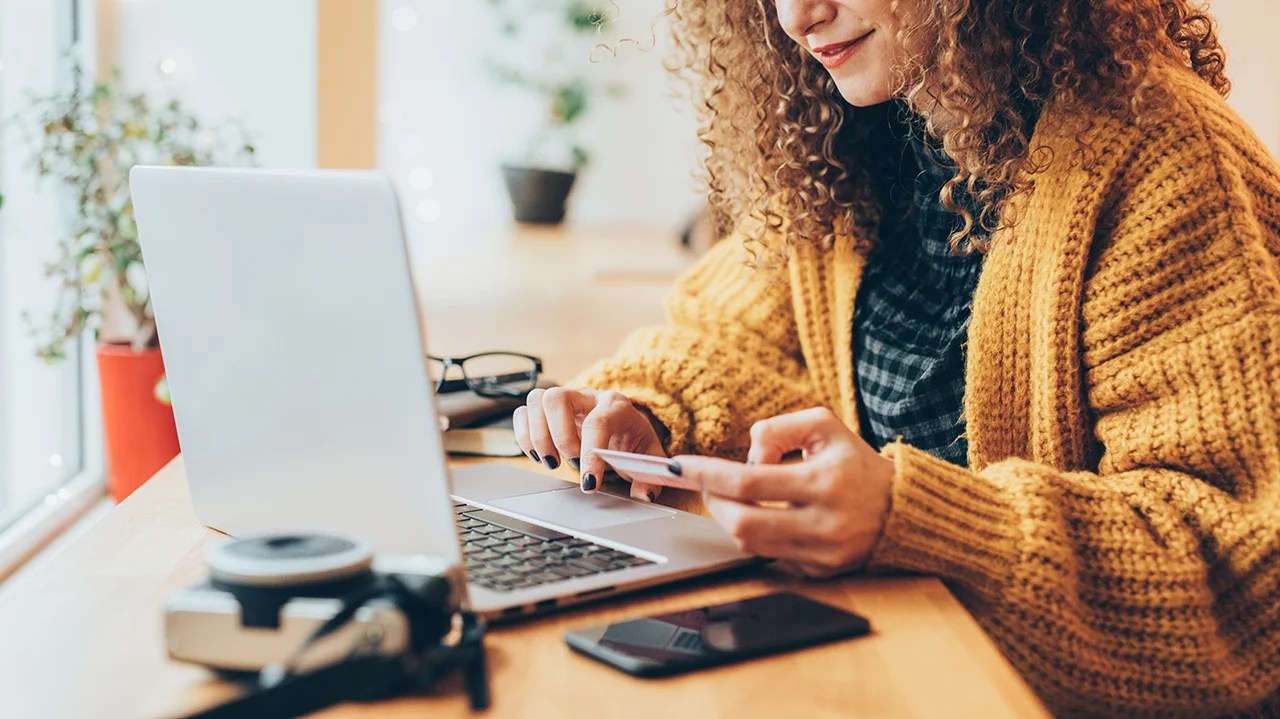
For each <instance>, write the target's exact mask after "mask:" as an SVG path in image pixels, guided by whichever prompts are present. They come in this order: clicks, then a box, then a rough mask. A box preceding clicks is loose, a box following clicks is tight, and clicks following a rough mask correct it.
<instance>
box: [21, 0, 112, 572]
mask: <svg viewBox="0 0 1280 719" xmlns="http://www.w3.org/2000/svg"><path fill="white" fill-rule="evenodd" d="M55 2H56V3H57V5H58V7H57V10H56V12H58V13H60V24H61V25H62V38H61V40H60V42H59V45H61V46H63V47H65V48H67V49H68V50H69V51H72V52H78V53H81V55H82V57H81V59H82V62H83V63H84V66H85V70H86V75H87V76H88V77H94V76H96V70H97V68H96V67H95V65H96V63H95V57H96V52H95V50H96V47H95V45H96V42H95V41H96V33H95V31H94V29H95V27H96V18H95V13H94V9H95V7H94V3H90V2H85V0H55ZM67 73H68V74H67V75H66V78H67V79H66V80H65V82H71V81H72V79H71V75H70V70H69V67H68V68H67ZM95 349H96V342H95V339H94V337H93V335H92V333H89V332H86V333H84V334H82V335H81V336H80V337H78V338H76V340H75V343H74V346H73V348H72V352H71V355H72V356H71V357H70V358H68V359H69V361H73V362H75V364H76V369H78V372H77V374H78V379H79V381H78V382H77V385H78V386H77V388H76V407H77V410H78V414H79V416H78V417H77V418H76V424H77V426H78V430H79V432H78V435H79V447H78V449H79V457H80V470H79V471H78V472H76V473H75V474H74V475H72V476H71V477H69V478H68V479H67V480H65V481H64V482H62V483H61V484H59V485H58V486H57V487H55V488H53V489H52V490H50V491H48V492H47V493H45V494H44V496H42V497H39V498H37V499H36V500H35V501H34V502H31V503H30V504H28V505H27V506H26V507H25V508H23V509H21V510H19V511H17V512H15V513H14V514H13V515H12V516H13V517H14V519H13V520H12V521H11V522H10V523H9V524H7V526H6V525H0V582H3V581H4V580H5V579H7V578H8V577H9V576H11V575H12V574H13V573H14V572H16V571H17V570H18V569H19V568H21V567H22V565H23V564H25V563H26V562H28V561H29V560H31V559H33V558H34V557H35V556H36V555H37V554H38V553H39V552H40V550H42V549H43V548H44V547H46V546H48V545H49V544H50V543H51V542H53V541H54V540H55V539H57V538H58V536H59V535H61V534H62V533H63V532H64V531H66V530H67V529H68V528H69V527H71V526H72V525H74V524H75V523H76V522H77V521H78V520H79V519H80V518H82V517H84V516H85V515H86V514H87V513H88V512H89V511H90V510H91V509H92V508H93V507H95V506H97V505H99V504H100V503H102V502H103V501H105V498H106V495H107V482H106V476H107V475H106V448H105V444H104V439H103V429H102V411H101V399H100V398H101V395H100V393H99V391H98V372H97V361H96V360H97V358H96V353H95Z"/></svg>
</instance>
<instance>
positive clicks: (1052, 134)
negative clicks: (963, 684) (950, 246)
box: [579, 66, 1280, 716]
mask: <svg viewBox="0 0 1280 719" xmlns="http://www.w3.org/2000/svg"><path fill="white" fill-rule="evenodd" d="M1149 73H1150V75H1151V81H1152V82H1153V83H1154V84H1155V85H1156V86H1157V89H1164V90H1167V91H1168V94H1169V95H1170V97H1169V98H1168V99H1167V100H1166V101H1164V102H1160V103H1157V105H1158V106H1156V107H1152V108H1151V109H1149V110H1147V111H1145V112H1144V113H1143V117H1142V119H1141V121H1140V122H1138V121H1134V120H1131V119H1125V118H1121V117H1117V116H1114V115H1112V114H1108V113H1107V112H1105V111H1102V110H1087V111H1086V112H1085V113H1084V114H1082V112H1081V111H1080V110H1076V111H1074V112H1067V111H1065V110H1064V109H1063V108H1058V107H1055V106H1053V105H1052V104H1051V105H1050V106H1049V107H1047V108H1045V111H1044V113H1043V115H1042V117H1041V119H1040V121H1039V124H1038V126H1037V128H1036V132H1035V136H1034V138H1033V141H1032V147H1033V148H1034V147H1039V146H1043V147H1046V148H1048V149H1049V150H1050V151H1052V152H1053V161H1052V163H1051V164H1050V166H1049V169H1048V170H1047V171H1045V172H1043V173H1041V174H1039V175H1037V176H1036V182H1035V188H1034V191H1033V192H1032V193H1030V194H1029V195H1025V196H1023V199H1022V200H1021V205H1020V206H1019V209H1020V211H1021V221H1020V222H1018V224H1017V225H1016V226H1015V227H1014V228H1012V229H1011V230H1006V231H1001V232H999V233H997V235H996V236H995V237H994V238H993V240H994V241H993V243H992V248H991V250H990V252H989V253H988V255H987V257H986V259H985V260H984V268H983V274H982V277H981V280H980V282H979V285H978V289H977V293H976V295H975V298H974V304H973V313H972V318H971V324H970V330H969V341H968V354H967V370H966V381H967V392H966V397H965V416H966V419H967V432H968V439H969V468H968V469H965V468H961V467H957V466H954V465H951V464H947V463H944V462H942V461H940V460H937V459H935V458H933V457H931V456H929V455H927V454H925V453H923V452H921V451H919V450H916V449H913V448H912V447H909V446H906V445H902V444H897V445H893V446H890V447H888V448H886V449H885V450H884V452H885V454H886V455H887V456H888V457H890V458H892V459H893V460H894V461H895V462H896V466H897V473H896V477H895V481H894V489H893V504H892V510H891V513H890V516H889V519H888V525H887V527H886V530H885V532H884V535H883V537H882V538H881V540H880V543H879V545H878V548H877V549H876V551H875V554H874V557H873V566H874V567H876V568H896V569H905V570H913V571H918V572H923V573H928V574H932V575H936V576H938V577H941V578H943V579H945V580H947V581H948V583H949V585H950V586H951V587H952V588H953V590H954V591H955V592H956V593H957V595H958V596H959V597H960V599H961V600H962V601H963V602H964V603H965V604H966V606H967V607H968V608H969V609H970V610H971V611H972V612H973V613H974V614H975V616H976V617H977V618H978V620H979V621H980V622H981V623H982V625H983V626H984V627H985V628H986V630H987V631H988V633H989V634H990V635H991V636H992V637H993V638H994V639H995V640H996V642H997V643H998V644H999V645H1000V647H1001V648H1002V650H1003V651H1004V652H1005V654H1006V656H1007V657H1008V658H1009V660H1010V661H1011V662H1012V663H1013V664H1014V665H1015V666H1016V667H1017V668H1018V669H1019V670H1020V671H1021V672H1022V674H1023V675H1024V676H1025V677H1026V679H1027V680H1028V681H1029V683H1030V684H1031V685H1032V686H1033V687H1034V688H1035V689H1036V690H1037V692H1038V693H1039V694H1040V695H1041V697H1042V698H1043V699H1044V700H1045V701H1046V703H1047V704H1048V705H1049V707H1050V708H1052V709H1053V710H1054V711H1056V712H1060V713H1069V714H1104V715H1112V716H1134V715H1144V714H1170V713H1174V714H1196V715H1206V714H1219V713H1225V712H1233V711H1244V712H1248V713H1263V712H1268V711H1275V707H1276V706H1277V697H1278V694H1277V687H1278V686H1280V536H1278V535H1280V531H1278V530H1277V527H1278V526H1280V434H1278V433H1280V262H1278V260H1277V256H1280V173H1278V172H1277V166H1276V163H1275V161H1274V160H1273V159H1272V158H1271V157H1270V156H1269V155H1268V153H1267V152H1266V151H1265V150H1264V149H1263V147H1262V146H1261V145H1260V143H1259V142H1258V141H1257V139H1256V138H1255V137H1254V136H1253V135H1252V134H1251V132H1250V131H1249V130H1248V129H1247V128H1246V126H1245V125H1244V124H1243V122H1242V121H1241V120H1240V119H1239V117H1238V116H1237V115H1236V114H1235V113H1234V112H1233V111H1231V110H1230V109H1229V108H1228V106H1227V105H1226V104H1225V102H1223V100H1222V99H1221V98H1219V97H1218V96H1217V95H1216V94H1215V93H1214V92H1213V91H1212V90H1211V89H1210V88H1209V87H1208V86H1207V85H1206V84H1205V83H1203V82H1202V81H1201V80H1200V79H1199V78H1197V77H1196V76H1195V75H1193V74H1192V73H1191V72H1189V71H1188V70H1185V69H1183V68H1176V67H1172V66H1156V67H1153V68H1151V69H1150V71H1149ZM1082 118H1085V119H1086V120H1087V121H1088V125H1089V126H1088V128H1087V129H1083V130H1081V129H1080V128H1079V125H1078V123H1079V122H1080V121H1081V119H1082ZM1073 123H1077V124H1073ZM1077 136H1081V137H1083V139H1084V140H1085V143H1084V144H1085V145H1086V146H1087V147H1090V148H1092V149H1093V154H1092V156H1091V157H1087V158H1085V157H1082V156H1080V155H1079V154H1078V152H1077V149H1078V146H1077V144H1076V143H1075V141H1074V140H1075V137H1077ZM739 239H740V238H739ZM864 244H865V243H858V242H855V239H854V238H852V237H842V238H840V239H839V240H838V242H837V243H836V245H835V247H834V248H831V249H829V250H826V251H823V250H819V249H815V248H801V249H797V250H793V251H792V252H791V256H790V260H789V262H788V269H787V271H786V272H785V273H776V272H775V273H772V274H771V273H769V272H765V271H754V270H751V269H749V268H747V267H746V266H744V264H743V261H742V260H743V253H742V252H743V251H742V247H741V242H740V241H736V240H735V239H734V238H730V239H729V240H727V241H725V242H722V243H720V244H719V245H717V246H716V247H715V248H714V249H713V250H712V251H711V252H710V253H709V254H708V255H707V256H706V257H705V258H704V259H703V260H702V261H701V262H700V263H699V264H698V265H696V266H695V267H694V268H693V269H692V270H691V271H690V272H689V273H688V274H687V275H686V276H685V277H683V278H682V279H681V280H680V281H679V282H678V284H677V286H676V287H675V288H674V290H673V292H672V294H671V296H670V298H669V300H668V311H669V314H670V318H671V323H670V324H669V325H667V326H663V327H656V328H646V329H642V330H639V331H637V332H636V333H635V334H633V335H632V336H631V337H630V338H629V339H628V340H627V341H626V343H625V344H624V345H623V347H622V348H621V349H620V351H619V353H618V354H617V355H616V356H615V357H613V358H611V359H608V360H605V361H603V362H601V363H600V364H598V365H596V366H595V367H593V368H592V369H590V370H589V371H588V372H587V374H586V375H584V376H583V377H582V378H580V380H579V381H580V382H581V383H582V384H584V385H587V386H592V387H600V388H612V389H617V390H620V391H622V392H624V393H626V394H627V395H628V396H630V397H631V398H633V399H634V400H635V401H636V402H637V403H639V404H643V405H644V406H646V407H648V408H649V409H650V410H651V411H652V412H653V413H654V415H655V416H656V417H657V418H658V419H660V420H661V421H662V422H663V423H664V424H665V425H666V427H667V428H668V429H669V430H670V432H671V441H670V446H669V449H670V451H671V452H672V453H686V452H690V453H707V454H718V455H723V456H742V455H743V454H744V452H745V449H746V446H747V445H748V442H749V438H748V428H749V427H750V425H751V424H752V423H753V422H755V421H756V420H758V419H761V418H764V417H768V416H772V415H776V414H779V413H783V412H789V411H793V410H798V409H802V408H806V407H811V406H816V405H823V406H827V407H830V408H832V409H833V410H834V411H835V412H836V413H837V414H838V415H839V416H840V417H841V418H842V419H843V420H844V421H845V422H846V423H847V424H848V425H849V426H850V427H851V428H854V430H855V431H856V429H857V425H858V417H857V410H856V406H857V405H856V400H855V395H854V392H855V388H854V374H853V358H852V338H851V333H852V327H853V302H854V298H855V295H856V292H857V287H858V280H859V276H860V272H861V270H862V267H863V263H864V257H865V252H864V251H862V250H860V249H858V248H859V247H861V246H863V245H864Z"/></svg>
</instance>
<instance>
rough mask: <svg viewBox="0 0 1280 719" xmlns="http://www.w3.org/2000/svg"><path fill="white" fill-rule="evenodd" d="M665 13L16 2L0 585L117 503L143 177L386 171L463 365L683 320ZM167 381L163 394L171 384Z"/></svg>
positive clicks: (157, 389)
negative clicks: (115, 467)
mask: <svg viewBox="0 0 1280 719" xmlns="http://www.w3.org/2000/svg"><path fill="white" fill-rule="evenodd" d="M662 9H663V0H614V1H612V2H610V1H608V0H605V1H603V2H599V3H593V2H582V1H579V0H539V2H528V0H524V1H523V2H522V1H521V0H465V2H459V1H458V0H271V2H261V1H260V0H218V2H212V1H209V0H206V1H197V0H39V1H35V0H0V118H4V120H3V123H4V124H3V125H0V194H2V195H3V205H0V529H6V528H7V529H8V530H9V531H7V532H4V533H3V534H0V578H2V577H3V576H4V573H5V569H4V568H5V567H6V566H9V565H10V564H11V563H12V560H13V559H14V558H15V557H19V556H21V555H22V554H24V553H29V552H30V551H31V548H32V547H33V546H36V542H37V539H36V538H38V535H41V534H44V535H48V534H49V533H51V532H55V531H56V530H57V529H58V528H59V527H60V526H62V524H65V523H66V522H67V521H69V519H68V518H69V517H73V516H76V513H77V511H79V510H82V509H83V507H85V506H88V505H89V504H90V503H92V502H95V501H97V500H99V499H100V498H101V496H102V494H103V487H104V477H105V476H106V475H107V474H108V473H107V471H106V467H107V457H106V454H105V452H104V449H103V447H104V440H105V438H104V407H103V406H102V398H103V397H104V396H105V395H104V394H103V390H104V389H108V388H107V387H106V386H105V383H104V382H103V381H102V378H101V377H100V375H99V368H100V367H102V368H107V367H111V366H113V365H110V364H109V363H105V364H104V360H103V358H102V356H101V353H100V350H99V347H100V345H99V344H98V338H95V336H94V335H93V334H92V333H91V332H87V331H86V327H87V326H88V327H92V326H94V325H95V323H97V322H98V321H99V320H100V317H101V316H102V313H103V308H104V306H105V307H108V308H109V307H111V306H116V307H126V308H127V307H135V308H141V307H144V306H145V298H146V295H145V293H146V285H145V276H143V275H142V274H141V266H140V258H139V257H137V256H136V232H134V230H133V228H132V224H131V220H132V214H131V208H130V207H129V206H128V204H127V196H125V195H121V194H120V193H119V188H120V187H121V186H122V185H121V181H120V178H119V177H118V176H117V175H118V173H119V172H121V171H127V165H128V164H129V163H130V162H133V161H148V162H157V161H161V162H176V163H181V164H193V163H194V164H208V163H211V162H212V163H235V164H242V163H249V164H257V165H260V166H264V167H280V168H316V167H361V168H379V169H382V170H385V171H386V172H387V173H388V174H389V175H390V176H391V177H392V178H393V181H394V182H395V184H396V186H397V189H398V191H399V194H400V198H401V205H402V210H403V214H404V218H405V225H406V228H407V231H408V234H409V236H410V239H411V242H412V246H413V251H414V255H415V262H416V266H417V267H419V272H420V277H419V279H420V281H421V283H422V285H423V287H426V288H427V291H428V295H429V296H428V297H427V298H426V299H425V300H424V303H425V304H426V305H427V306H428V307H429V308H430V309H431V312H430V313H429V316H430V318H431V320H430V321H431V322H432V323H434V324H433V326H431V327H430V328H429V334H430V341H431V343H432V345H433V349H438V350H439V351H440V353H445V352H454V351H459V352H460V351H468V350H472V351H474V350H476V349H491V348H476V347H462V346H454V345H453V337H455V336H456V333H454V332H453V329H454V327H456V326H457V325H458V323H466V322H474V321H475V320H474V318H475V317H476V316H483V317H487V318H489V321H492V322H497V321H498V320H497V319H495V318H498V317H500V315H501V309H502V307H503V306H504V305H506V304H509V303H510V302H513V301H527V302H532V303H539V302H541V303H543V305H544V306H545V308H546V316H547V318H548V319H547V321H548V322H555V321H557V320H556V317H560V316H564V315H563V312H562V311H563V310H565V309H566V308H569V307H576V306H579V305H582V304H584V303H585V304H590V303H591V301H592V298H591V297H590V296H587V295H581V296H579V295H575V294H573V292H572V291H571V290H562V289H559V287H560V286H561V285H567V284H572V283H574V282H575V278H581V277H583V276H585V275H590V276H592V277H596V278H600V277H614V278H618V284H617V285H616V291H615V292H614V294H613V295H612V296H611V297H612V299H611V302H612V303H613V304H614V305H615V307H597V308H595V310H594V312H586V313H582V314H579V315H575V317H577V318H578V319H577V320H576V321H580V322H582V323H584V330H590V331H584V337H588V338H587V339H583V340H582V342H584V343H587V342H590V343H593V344H590V345H583V346H576V347H572V348H568V349H572V350H573V352H574V353H575V354H576V355H583V354H592V353H595V354H605V353H607V351H608V348H610V347H612V346H613V345H615V344H616V342H617V341H618V340H619V339H620V338H621V336H623V335H624V334H625V333H626V331H627V330H629V329H630V328H631V325H632V324H634V323H635V322H639V321H650V320H658V319H660V317H661V308H660V306H658V305H657V304H656V302H654V301H652V299H651V298H652V297H654V296H656V295H655V294H654V288H658V289H660V288H661V287H663V286H665V284H667V283H669V281H670V279H671V277H673V276H674V275H675V273H676V272H678V271H679V270H680V268H681V267H683V266H685V265H686V264H687V262H688V261H689V258H688V255H687V254H685V253H683V252H681V251H680V250H679V249H678V248H679V238H680V235H681V233H682V232H683V231H684V229H685V228H686V226H687V224H688V223H689V221H690V220H691V218H693V217H694V216H695V215H696V213H697V212H698V210H699V208H700V206H701V200H700V197H699V194H698V190H697V188H696V186H695V184H694V183H693V182H692V180H691V172H692V170H693V169H694V167H695V164H696V162H697V157H698V152H697V143H696V140H695V137H694V127H695V126H694V120H693V113H692V111H691V109H690V108H689V107H688V106H687V105H686V104H684V103H682V102H681V101H679V100H677V99H675V96H674V94H673V90H674V89H675V88H674V86H673V85H672V83H671V81H670V80H669V79H668V77H667V75H666V73H665V71H664V68H663V59H664V56H665V54H666V50H667V45H668V44H667V40H666V27H665V25H664V24H663V22H662V19H661V17H660V16H661V13H662ZM1210 9H1211V10H1212V11H1213V12H1214V13H1215V14H1216V16H1217V18H1218V21H1219V23H1220V26H1221V33H1222V36H1223V39H1224V42H1225V44H1226V46H1227V49H1228V53H1229V62H1228V71H1229V75H1230V77H1231V78H1232V80H1233V82H1234V91H1233V93H1232V96H1231V103H1232V104H1233V105H1234V106H1235V107H1236V108H1237V109H1238V111H1239V112H1240V113H1241V114H1242V115H1243V116H1244V118H1245V119H1246V120H1247V121H1248V122H1249V123H1250V124H1251V125H1252V126H1253V127H1254V129H1255V130H1256V132H1257V133H1258V135H1259V136H1260V137H1261V138H1262V140H1263V142H1265V143H1266V144H1267V146H1268V147H1269V148H1270V149H1271V150H1272V152H1276V151H1278V150H1280V79H1277V77H1276V75H1275V72H1274V68H1275V67H1277V66H1280V44H1278V43H1276V42H1275V41H1274V39H1273V38H1272V37H1271V36H1272V34H1273V33H1272V32H1271V28H1272V27H1274V26H1275V25H1276V24H1277V23H1280V6H1277V5H1276V4H1275V3H1274V2H1273V1H1272V0H1215V1H1214V2H1212V3H1211V4H1210ZM598 45H603V46H604V47H597V46H598ZM77 66H78V67H79V75H77V70H76V67H77ZM77 77H79V78H80V79H79V81H77ZM95 84H100V87H99V88H98V89H97V90H96V91H95V89H94V85H95ZM77 88H78V89H77ZM175 103H176V104H175ZM113 172H114V173H115V174H114V175H113ZM86 177H92V178H94V180H93V181H94V182H96V183H98V184H96V185H94V191H93V192H92V193H89V194H85V193H84V192H83V191H81V190H78V189H77V187H78V186H77V185H76V182H80V183H81V185H83V184H84V181H85V178H86ZM113 177H114V178H115V179H114V180H112V178H113ZM113 183H114V184H113ZM566 197H567V202H566V200H565V198H566ZM561 212H564V213H565V216H564V218H563V220H561V218H560V216H559V215H560V213H561ZM515 216H523V217H524V218H525V219H531V220H536V221H538V224H532V225H531V224H520V225H518V224H516V223H515V222H514V219H513V218H514V217H515ZM547 257H553V258H557V259H555V262H553V263H552V264H551V267H552V269H551V270H548V269H547V267H548V265H547V263H546V262H545V261H543V262H542V263H541V264H539V265H538V266H539V268H540V269H539V270H538V274H537V276H533V277H530V276H528V275H529V272H528V270H527V268H528V267H529V266H530V264H529V263H530V261H532V260H534V259H537V258H543V259H544V260H545V258H547ZM557 263H559V264H557ZM558 268H562V270H561V269H558ZM482 278H483V279H488V280H493V278H497V279H496V285H495V286H497V287H499V288H500V291H496V292H495V293H492V294H491V295H486V297H485V298H482V299H480V300H477V299H475V298H471V299H469V300H467V303H468V304H466V305H465V306H460V305H459V304H458V302H457V300H455V299H453V298H456V297H457V296H458V295H457V292H456V291H457V290H458V289H459V288H460V287H464V286H466V285H467V284H468V283H474V282H476V281H478V280H479V279H482ZM548 288H553V289H554V291H553V290H552V289H548ZM335 290H336V291H351V288H335ZM632 293H634V294H632ZM100 294H101V295H102V296H103V297H105V298H106V299H105V300H100V299H99V295H100ZM90 295H91V296H90ZM633 298H634V302H632V301H631V300H632V299H633ZM477 302H480V303H481V304H483V303H485V302H488V303H490V304H491V305H492V306H491V307H487V308H486V307H477V306H476V303H477ZM104 303H105V304H104ZM113 303H114V304H113ZM628 303H630V304H634V305H636V306H637V307H641V309H639V310H636V312H635V313H633V314H628V315H626V321H619V320H618V318H617V316H616V306H622V305H627V304H628ZM486 312H487V314H486ZM477 313H479V314H477ZM117 314H118V315H119V316H120V317H122V318H123V319H122V320H120V322H121V324H119V325H118V326H116V325H115V324H113V323H114V320H113V319H112V318H111V316H110V315H111V312H107V315H108V316H107V318H106V321H107V324H106V325H104V326H103V337H102V338H101V339H103V340H104V341H105V342H107V343H111V342H124V343H126V344H128V343H132V344H133V348H134V349H137V350H147V349H154V338H148V337H146V336H145V335H146V332H145V331H144V330H145V325H146V320H147V318H146V317H145V316H143V315H137V313H134V314H135V315H137V316H134V317H132V319H131V317H130V313H129V312H124V311H122V312H118V313H117ZM140 324H141V325H142V327H141V329H140V326H139V325H140ZM502 331H503V332H504V334H503V335H502V336H503V337H506V338H509V340H510V344H511V345H512V348H514V349H524V350H527V351H534V352H537V353H539V354H541V355H543V356H544V357H545V358H546V359H547V365H548V368H549V371H550V372H551V373H552V374H553V375H554V376H557V377H561V378H563V377H564V376H566V375H568V374H569V373H570V372H572V371H575V370H576V369H578V367H573V366H569V363H568V362H567V361H564V362H562V361H560V355H559V354H558V353H559V352H562V351H563V352H567V351H568V349H566V348H565V347H563V346H556V345H553V344H551V343H549V342H546V341H545V340H543V339H541V337H542V336H543V334H544V333H540V332H539V328H538V327H536V326H533V327H511V328H502ZM211 339H212V340H213V341H216V338H211ZM437 344H438V345H439V347H436V345H437ZM112 371H114V370H112ZM115 382H116V380H112V386H115ZM149 382H150V384H148V385H147V386H146V387H145V388H144V389H145V390H146V393H148V394H149V395H154V397H155V401H156V402H159V403H160V404H163V402H164V400H165V399H166V397H165V387H164V385H163V383H157V382H155V381H154V379H152V380H149ZM105 413H106V415H107V416H115V415H114V414H113V413H115V410H112V409H111V408H110V407H108V408H106V409H105ZM117 414H118V413H117ZM168 431H169V432H171V431H172V430H168ZM174 441H176V440H174ZM170 456H171V455H170ZM33 532H34V533H33ZM14 537H19V538H20V539H16V540H15V539H14Z"/></svg>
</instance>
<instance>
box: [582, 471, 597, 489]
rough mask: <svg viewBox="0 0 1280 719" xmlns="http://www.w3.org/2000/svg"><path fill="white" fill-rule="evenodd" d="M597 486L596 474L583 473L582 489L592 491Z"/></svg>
mask: <svg viewBox="0 0 1280 719" xmlns="http://www.w3.org/2000/svg"><path fill="white" fill-rule="evenodd" d="M595 488H596V476H595V475H594V474H584V475H582V491H584V492H590V491H591V490H593V489H595Z"/></svg>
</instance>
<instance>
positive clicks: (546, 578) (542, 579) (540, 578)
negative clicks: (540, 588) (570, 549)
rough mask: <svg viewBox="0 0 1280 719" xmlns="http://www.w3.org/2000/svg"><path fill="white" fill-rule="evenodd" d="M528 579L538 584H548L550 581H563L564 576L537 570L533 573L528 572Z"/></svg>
mask: <svg viewBox="0 0 1280 719" xmlns="http://www.w3.org/2000/svg"><path fill="white" fill-rule="evenodd" d="M529 579H532V580H533V581H535V582H537V583H538V584H550V583H552V582H563V581H564V580H565V579H566V577H562V576H560V575H559V574H556V573H554V572H537V573H535V574H530V575H529Z"/></svg>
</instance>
